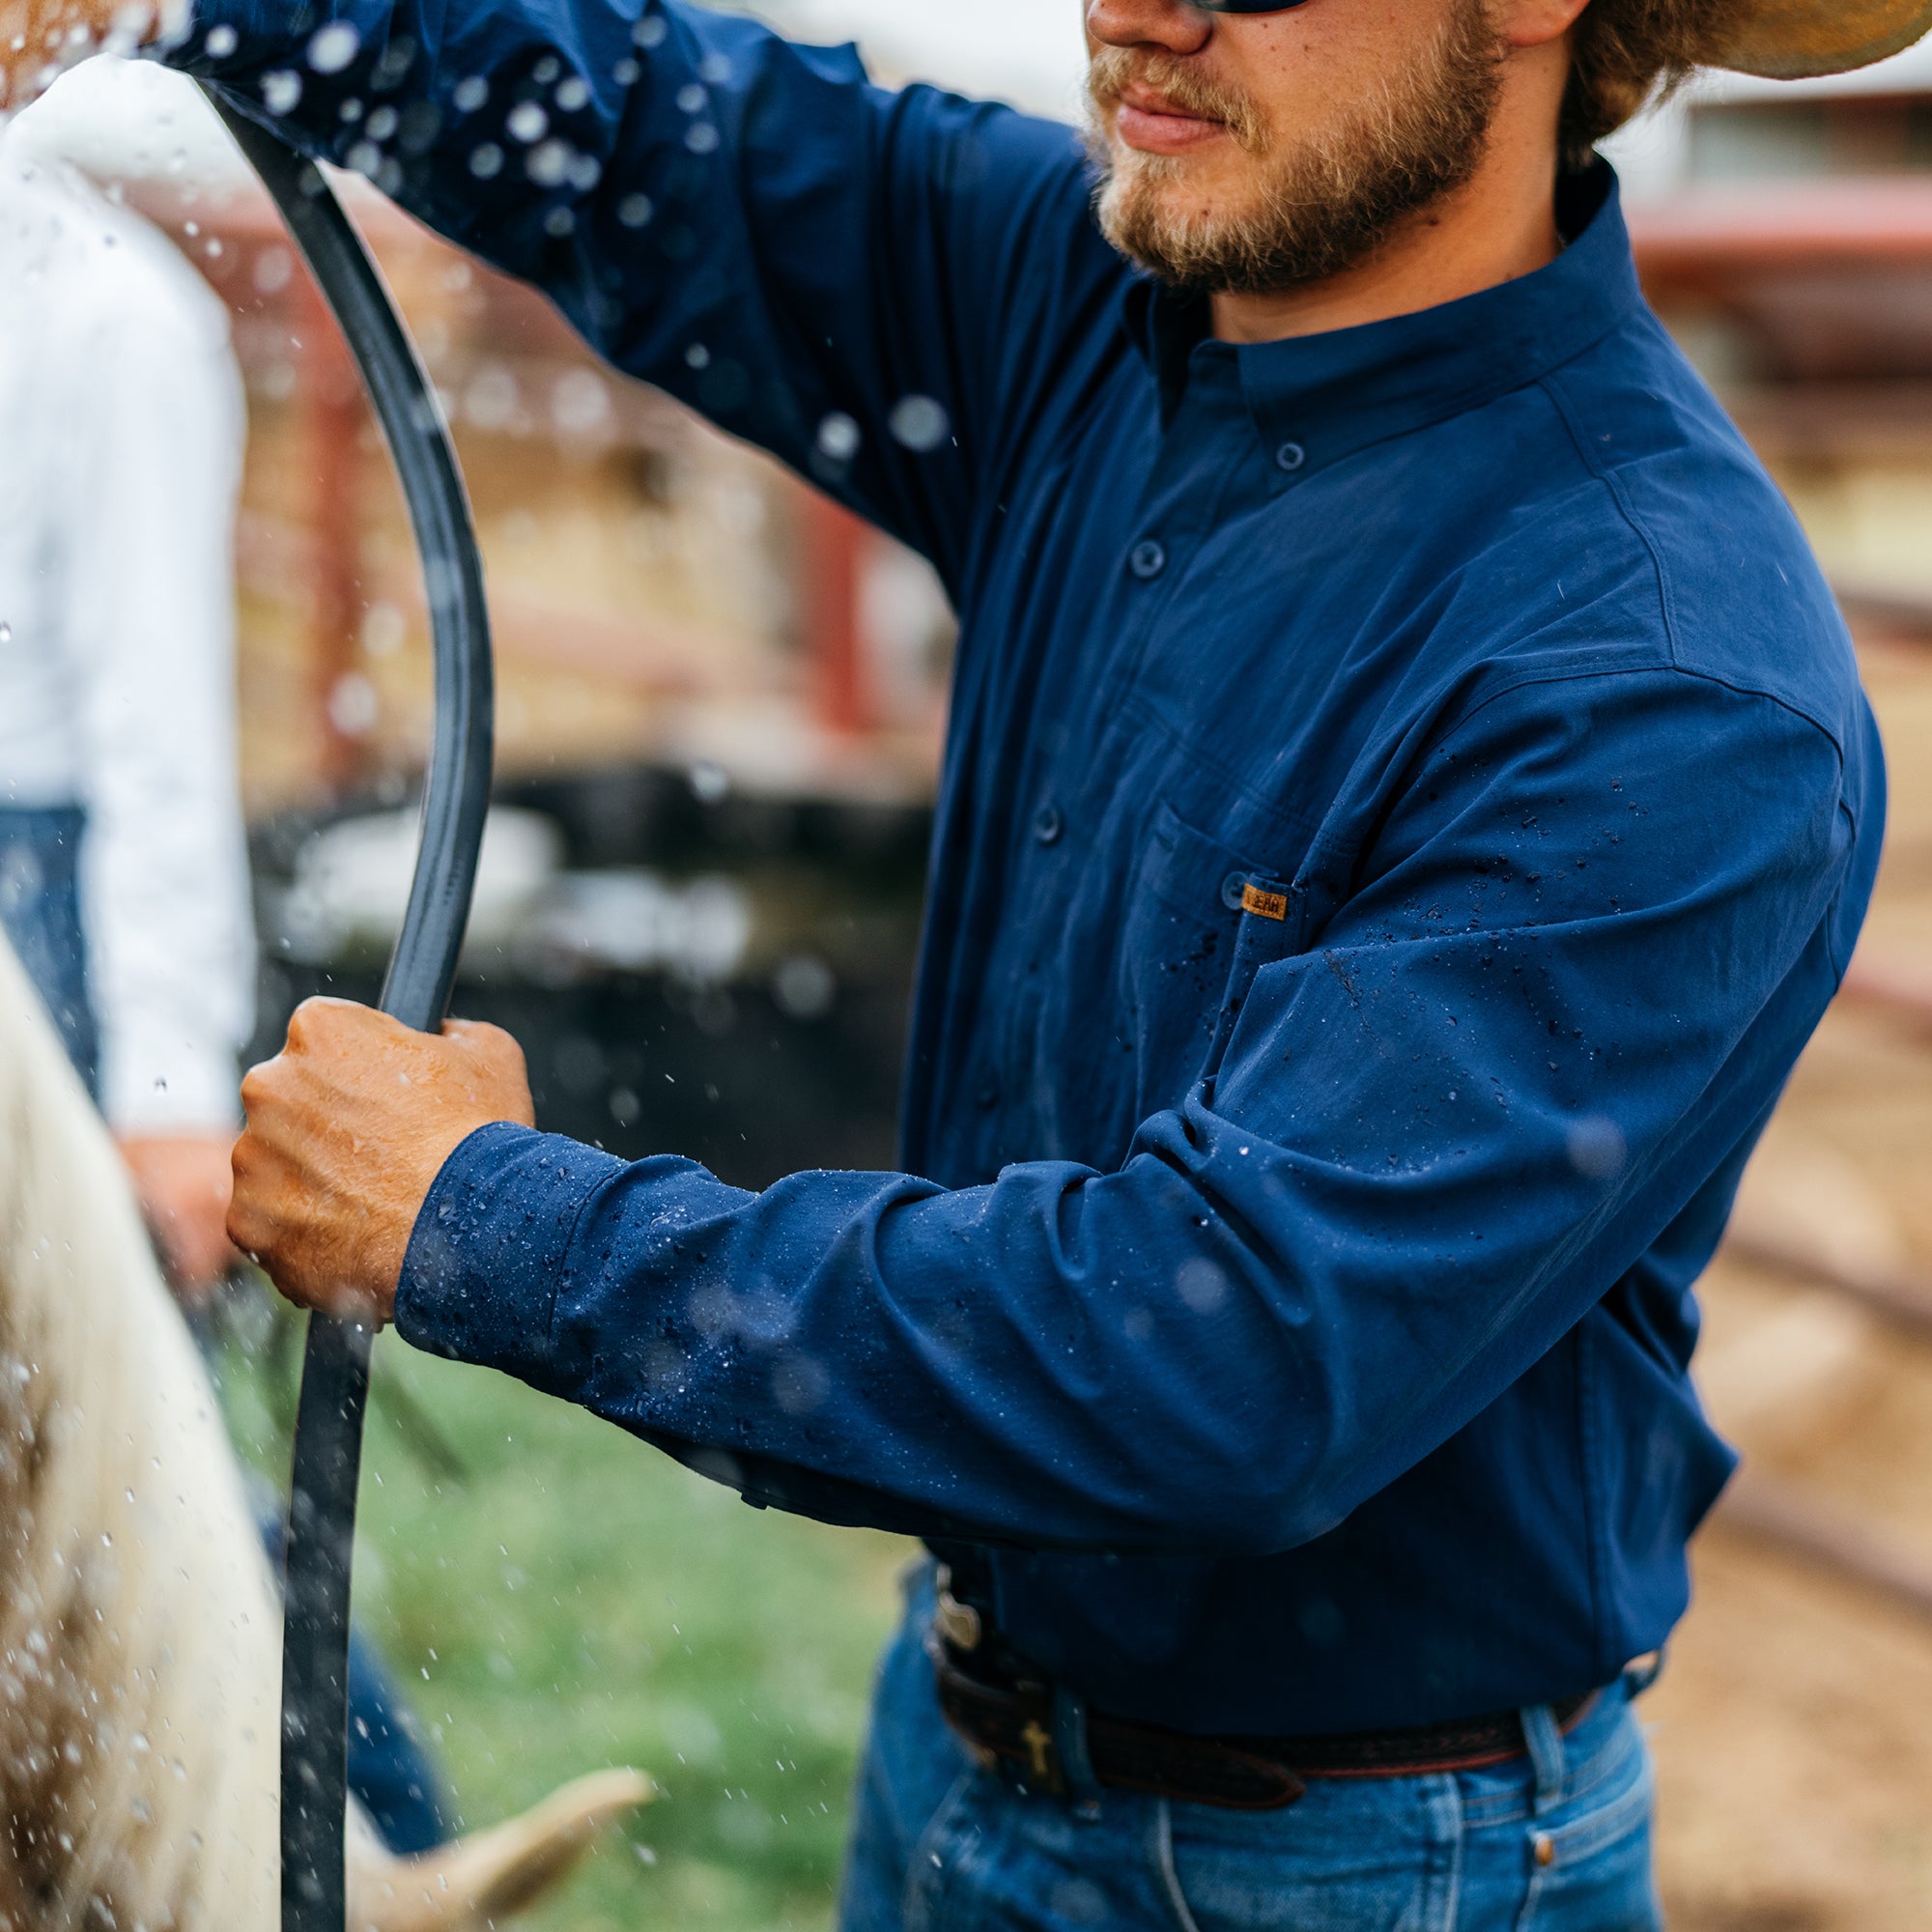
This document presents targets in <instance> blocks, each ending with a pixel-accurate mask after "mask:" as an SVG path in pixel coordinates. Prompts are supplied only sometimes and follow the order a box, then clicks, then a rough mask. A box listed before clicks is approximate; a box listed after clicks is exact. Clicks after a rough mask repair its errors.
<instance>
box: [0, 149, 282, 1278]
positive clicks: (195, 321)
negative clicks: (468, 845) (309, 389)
mask: <svg viewBox="0 0 1932 1932" xmlns="http://www.w3.org/2000/svg"><path fill="white" fill-rule="evenodd" d="M11 146H12V144H11V143H9V144H0V452H4V455H0V924H4V925H5V927H6V929H7V932H8V935H9V936H10V937H11V938H12V939H13V941H14V947H15V950H16V951H17V952H19V953H20V955H21V957H22V959H23V960H24V961H25V963H26V964H27V967H28V970H29V972H30V974H31V975H32V976H33V977H34V979H35V980H36V982H37V983H38V984H39V985H40V987H41V990H42V993H43V997H44V998H45V999H46V1001H47V1004H48V1006H49V1008H50V1009H52V1010H53V1012H54V1015H55V1018H56V1020H57V1021H58V1022H59V1024H60V1027H61V1031H62V1035H63V1037H64V1039H65V1040H66V1042H67V1045H68V1048H69V1052H70V1054H71V1057H72V1058H73V1060H74V1062H75V1064H76V1065H77V1066H78V1068H79V1069H80V1071H81V1073H82V1076H83V1078H84V1079H85V1080H86V1081H87V1082H88V1084H89V1086H90V1088H91V1089H92V1091H93V1092H94V1094H95V1095H96V1097H97V1098H98V1099H99V1102H100V1105H101V1109H102V1111H103V1113H104V1114H105V1115H106V1117H107V1120H108V1122H109V1124H110V1126H111V1127H112V1128H113V1130H114V1133H115V1136H116V1138H117V1140H118V1141H119V1143H120V1146H121V1150H122V1151H123V1153H124V1154H125V1156H126V1157H127V1160H128V1165H129V1167H130V1168H131V1169H132V1171H133V1175H134V1179H135V1183H136V1187H137V1189H138V1191H139V1193H140V1196H141V1201H142V1205H143V1207H144V1208H145V1210H146V1212H147V1216H148V1219H149V1223H150V1226H151V1227H152V1229H153V1231H154V1234H155V1237H156V1242H157V1244H158V1246H159V1248H160V1250H161V1253H162V1257H163V1260H164V1262H165V1263H166V1265H167V1268H168V1272H169V1276H170V1278H171V1280H172V1282H173V1284H174V1286H175V1288H176V1291H177V1293H180V1294H182V1295H183V1296H184V1298H185V1299H187V1300H189V1301H193V1300H195V1299H197V1298H199V1297H200V1296H201V1295H203V1294H205V1293H207V1292H208V1290H209V1289H210V1288H212V1286H213V1283H214V1282H215V1281H216V1280H217V1279H218V1277H219V1276H220V1275H221V1274H222V1273H223V1271H224V1270H225V1268H226V1267H227V1265H228V1264H229V1262H230V1260H231V1258H232V1257H231V1250H230V1248H229V1245H228V1240H227V1236H226V1235H225V1233H224V1231H223V1226H222V1223H223V1217H224V1215H225V1213H226V1209H227V1201H228V1193H229V1185H230V1180H229V1170H228V1151H229V1147H230V1145H231V1143H232V1141H233V1139H234V1133H235V1128H236V1125H237V1124H238V1121H239V1113H238V1105H237V1080H238V1069H237V1065H236V1056H237V1052H238V1049H239V1048H240V1047H241V1045H242V1044H243V1043H244V1041H245V1040H246V1038H247V1036H248V1032H249V1028H250V1025H251V1020H252V1009H253V994H254V936H253V932H252V929H251V923H250V917H249V902H248V874H247V863H246V854H245V849H244V845H243V834H242V820H241V799H240V793H239V783H238V778H237V769H236V727H235V636H234V630H235V613H234V574H233V543H234V523H235V504H236V495H237V491H238V488H239V484H240V478H241V448H242V438H243V428H244V412H243V400H242V392H241V378H240V375H239V372H238V371H237V368H236V365H235V359H234V356H233V354H232V353H231V351H230V348H229V342H228V317H227V311H226V309H225V307H224V306H223V304H222V303H221V302H220V301H219V299H218V298H216V297H215V295H214V294H213V291H212V290H211V289H210V288H209V287H208V286H207V285H206V284H205V283H204V282H203V281H202V279H201V277H200V276H199V275H197V274H196V273H195V272H194V270H192V269H191V268H190V267H189V266H188V265H187V263H186V262H185V261H184V260H183V259H182V257H181V255H180V254H179V253H178V252H177V251H176V249H175V248H174V247H173V246H172V244H171V243H170V242H169V241H167V240H166V239H165V238H164V237H163V236H161V235H160V234H158V233H157V232H156V230H155V229H153V228H152V227H150V226H149V225H148V224H147V223H146V222H145V221H143V220H141V219H140V218H139V217H137V216H136V215H134V214H132V213H129V212H128V211H127V210H125V209H121V208H117V207H115V206H113V205H111V204H110V203H109V202H108V201H107V200H106V199H105V198H104V197H102V196H101V195H100V194H99V193H98V192H96V191H95V190H94V188H93V187H91V186H90V185H88V184H87V183H86V182H84V181H83V180H82V179H81V177H79V176H78V175H77V174H75V173H73V172H72V171H71V170H69V169H66V168H64V167H61V166H59V165H57V164H46V163H37V162H34V161H31V160H25V159H21V158H19V157H17V156H14V155H12V154H11V153H10V152H9V151H10V148H11Z"/></svg>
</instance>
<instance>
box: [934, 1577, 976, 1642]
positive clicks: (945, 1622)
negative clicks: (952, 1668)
mask: <svg viewBox="0 0 1932 1932" xmlns="http://www.w3.org/2000/svg"><path fill="white" fill-rule="evenodd" d="M932 1621H933V1625H934V1627H935V1628H936V1629H937V1630H938V1632H939V1634H940V1635H941V1636H942V1637H943V1638H944V1639H945V1640H946V1641H947V1642H948V1643H949V1644H951V1645H952V1648H953V1649H954V1650H957V1651H963V1652H964V1653H965V1654H966V1655H967V1656H969V1657H970V1656H971V1655H972V1654H973V1652H974V1651H976V1650H978V1649H979V1648H980V1643H981V1642H982V1641H983V1640H984V1638H985V1634H986V1628H985V1624H984V1622H983V1621H982V1619H981V1618H980V1612H979V1611H978V1610H976V1609H975V1608H974V1607H973V1605H971V1604H962V1603H961V1602H960V1601H959V1599H958V1598H957V1597H955V1596H954V1595H953V1594H952V1591H951V1590H950V1589H948V1588H947V1587H946V1584H945V1583H944V1582H942V1583H941V1584H940V1586H939V1595H938V1598H937V1600H936V1602H935V1603H934V1605H933V1613H932Z"/></svg>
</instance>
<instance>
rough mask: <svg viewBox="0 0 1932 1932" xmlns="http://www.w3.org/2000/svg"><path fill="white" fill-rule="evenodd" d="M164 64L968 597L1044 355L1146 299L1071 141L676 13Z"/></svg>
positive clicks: (404, 27)
mask: <svg viewBox="0 0 1932 1932" xmlns="http://www.w3.org/2000/svg"><path fill="white" fill-rule="evenodd" d="M297 18H299V19H300V20H302V21H303V22H304V23H306V24H305V25H304V27H303V28H302V30H301V32H300V33H299V35H298V34H297V33H296V32H295V31H293V30H292V28H291V25H290V22H291V21H292V20H295V19H297ZM169 57H170V58H171V59H172V60H173V61H174V63H175V64H177V65H179V66H181V67H184V68H185V69H186V70H187V71H190V72H193V73H196V74H198V75H201V76H202V77H204V78H208V79H211V80H213V81H215V82H216V83H218V84H219V86H220V87H221V88H222V90H223V91H224V93H225V95H226V97H227V98H228V99H230V100H231V101H233V102H234V104H235V105H236V106H237V107H238V108H240V109H241V111H243V112H245V113H248V114H251V115H253V116H254V117H256V118H257V119H260V120H262V121H264V122H265V123H267V124H268V125H270V126H271V127H273V128H275V129H276V130H277V131H279V132H281V133H282V134H283V135H284V136H285V137H287V138H290V139H293V140H295V141H297V142H298V144H300V145H301V146H303V147H304V148H306V149H307V151H308V152H309V153H310V154H312V155H318V156H327V157H328V158H331V159H334V160H336V161H340V162H342V163H344V164H345V165H347V166H350V167H353V168H355V169H358V170H360V171H361V172H363V173H365V174H366V175H368V176H369V177H370V178H371V179H373V180H374V181H375V182H376V183H377V185H379V186H380V187H382V188H383V189H384V191H385V192H387V193H389V194H391V195H392V196H394V197H395V198H396V199H397V200H398V201H400V202H401V203H402V204H403V205H404V206H406V207H407V208H409V209H411V210H412V212H413V213H416V214H417V215H419V216H420V217H421V218H422V219H424V220H425V221H427V222H428V223H429V224H430V225H431V226H433V227H435V228H438V229H440V231H441V232H442V233H443V234H445V235H447V236H449V237H450V238H451V239H452V240H454V241H458V242H460V243H462V244H463V245H465V246H466V247H469V248H470V249H472V250H474V251H475V252H476V253H477V254H479V255H481V256H483V257H485V258H486V259H487V260H489V261H491V262H494V263H495V264H497V266H498V267H500V268H502V269H504V270H508V271H509V272H510V273H512V274H514V275H518V276H521V277H522V278H524V279H525V280H527V281H530V282H533V283H535V284H536V285H537V286H538V287H539V288H541V289H543V290H545V291H546V292H547V293H548V294H549V295H550V297H551V298H552V299H553V300H554V301H555V302H556V304H557V306H558V307H559V308H560V309H561V310H562V311H563V313H564V314H565V315H566V316H567V317H568V318H569V320H570V321H571V322H572V323H573V324H574V325H575V327H577V328H578V329H579V331H580V332H581V333H582V335H583V336H584V337H585V338H586V339H587V340H588V341H589V342H590V343H591V344H592V346H593V347H595V348H596V349H597V350H598V351H600V352H601V353H602V354H603V355H605V356H607V357H608V358H609V359H610V360H611V361H612V362H613V363H615V364H616V365H617V366H618V367H619V368H621V369H623V370H625V371H627V372H629V373H630V374H632V375H634V376H639V377H642V378H645V379H647V380H648V381H650V382H652V383H654V384H658V385H660V386H661V387H663V388H665V389H667V390H668V391H669V392H671V393H672V394H674V395H676V396H678V397H679V398H681V399H682V400H683V401H685V402H687V403H689V404H691V405H692V406H693V407H695V408H696V409H697V410H699V411H701V412H703V413H704V414H706V415H708V416H710V417H711V418H713V419H714V420H715V421H717V422H718V423H719V424H720V425H722V426H723V427H724V428H725V429H726V430H729V431H731V432H733V433H734V434H737V435H739V436H742V437H745V438H746V439H747V440H751V441H753V442H756V443H758V444H760V445H762V446H763V447H765V448H767V449H769V450H771V451H773V452H774V453H775V454H776V455H778V456H779V457H780V458H781V460H783V461H784V462H785V463H787V464H790V465H791V466H792V467H793V468H794V469H799V470H801V471H802V472H804V473H806V474H808V475H809V476H810V477H811V478H812V480H813V481H815V482H817V483H818V484H820V485H821V486H823V487H824V488H826V489H828V490H829V491H831V492H832V493H833V494H834V495H836V496H838V497H840V498H841V499H842V500H844V501H845V502H846V503H847V504H848V505H850V506H851V507H853V508H855V509H857V510H859V511H860V512H861V513H862V514H864V515H866V516H868V517H869V518H871V519H872V520H873V521H874V522H876V523H878V524H880V525H882V526H884V527H886V528H888V529H890V530H892V531H893V533H894V534H895V535H896V536H899V537H901V538H902V539H904V540H905V541H906V542H908V543H910V544H912V545H913V546H914V547H915V548H917V549H919V550H922V551H923V553H924V554H927V555H928V556H929V557H931V558H932V560H933V561H934V562H935V563H936V564H937V565H938V566H939V568H940V571H941V573H942V575H943V576H945V577H946V578H947V580H948V582H950V583H952V584H953V585H954V586H956V585H957V584H958V582H959V581H960V576H961V572H962V569H963V567H964V563H965V559H966V555H967V553H968V552H969V550H970V549H971V547H972V543H973V532H974V528H975V518H976V513H977V512H978V511H979V510H980V507H981V506H982V505H984V504H985V503H986V502H987V500H988V498H989V497H990V495H991V494H992V492H993V490H994V487H995V483H996V479H997V477H998V476H999V475H1000V474H1001V473H1002V471H1003V469H1004V467H1005V464H1006V461H1007V459H1008V458H1009V456H1010V454H1011V445H1012V441H1013V439H1014V437H1015V436H1016V435H1017V434H1019V433H1020V432H1019V431H1018V430H1017V429H1016V428H1015V427H1014V426H1015V425H1019V424H1023V423H1025V422H1027V421H1028V420H1029V419H1030V416H1031V413H1032V406H1033V405H1034V404H1035V403H1036V402H1037V399H1038V397H1039V396H1040V395H1041V394H1042V393H1046V392H1049V391H1050V390H1051V389H1052V387H1053V385H1054V384H1057V383H1058V382H1059V381H1060V380H1061V379H1062V378H1064V376H1065V371H1064V370H1060V371H1053V370H1051V368H1050V365H1051V364H1052V363H1053V361H1054V355H1053V349H1052V345H1053V344H1055V343H1056V342H1074V341H1078V340H1082V339H1084V338H1086V337H1087V336H1089V335H1091V333H1092V324H1093V315H1094V307H1095V304H1097V303H1104V302H1106V301H1109V300H1112V299H1114V298H1117V296H1118V294H1119V291H1120V289H1121V286H1122V281H1123V278H1124V276H1125V273H1126V271H1125V270H1124V268H1123V266H1122V263H1121V262H1120V260H1119V259H1118V258H1117V257H1116V256H1115V255H1114V254H1113V253H1112V251H1111V250H1109V249H1108V248H1107V247H1106V245H1105V243H1104V242H1103V241H1102V240H1101V239H1100V237H1099V235H1098V233H1097V231H1096V230H1095V229H1094V225H1093V222H1092V219H1091V215H1090V213H1089V197H1088V179H1087V173H1086V166H1085V162H1084V159H1083V157H1082V155H1081V152H1080V148H1079V142H1078V137H1077V135H1076V134H1075V133H1074V132H1073V130H1072V129H1070V128H1065V127H1064V126H1060V125H1058V124H1054V123H1049V122H1042V121H1037V120H1032V119H1029V118H1027V117H1025V116H1023V115H1020V114H1017V113H1015V112H1013V111H1011V110H1009V109H1007V108H1003V107H999V106H994V105H988V104H983V103H973V102H968V101H964V100H961V99H956V98H954V97H952V96H950V95H945V94H941V93H939V92H937V91H935V90H933V89H931V88H924V87H915V88H909V89H907V90H905V91H904V92H903V93H891V92H887V91H885V90H882V89H879V88H876V87H873V86H872V85H870V84H869V83H868V82H867V78H866V75H865V72H864V71H863V69H862V67H861V65H860V63H859V60H858V57H857V55H856V53H855V52H854V51H853V49H851V48H850V47H842V48H811V47H804V46H798V45H795V44H793V43H789V42H786V41H784V40H782V39H781V38H780V37H778V36H777V35H774V34H773V33H771V32H770V31H769V30H767V29H766V28H764V27H762V26H760V25H758V24H757V23H756V22H754V21H752V20H749V19H747V18H745V17H743V16H741V15H731V14H713V13H709V12H706V11H704V10H702V9H699V8H696V7H692V6H687V5H683V4H680V0H485V4H479V5H472V6H466V7H460V8H444V7H440V6H431V5H428V4H425V0H336V4H335V5H333V6H330V7H326V8H324V9H321V10H318V11H315V12H311V11H309V10H302V11H301V12H300V13H299V14H296V13H293V12H291V10H289V9H288V8H286V7H283V6H279V5H270V0H201V4H200V6H199V8H198V11H197V14H196V17H195V20H194V22H193V25H192V28H191V30H190V31H189V32H188V33H187V34H186V36H185V38H184V39H183V40H182V41H181V42H180V43H179V44H177V45H176V46H175V47H174V49H173V50H172V52H171V54H170V56H169Z"/></svg>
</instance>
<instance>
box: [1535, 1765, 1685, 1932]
mask: <svg viewBox="0 0 1932 1932" xmlns="http://www.w3.org/2000/svg"><path fill="white" fill-rule="evenodd" d="M1655 1798H1656V1791H1655V1784H1654V1780H1653V1777H1652V1774H1651V1765H1650V1753H1649V1752H1648V1751H1642V1750H1640V1751H1638V1752H1637V1753H1636V1755H1635V1758H1634V1763H1633V1765H1632V1769H1631V1776H1630V1778H1629V1780H1628V1781H1627V1782H1626V1783H1624V1785H1623V1786H1622V1788H1621V1789H1620V1790H1618V1791H1616V1792H1615V1793H1613V1794H1611V1795H1608V1796H1605V1795H1604V1794H1603V1793H1602V1792H1601V1791H1597V1792H1592V1793H1590V1794H1589V1795H1588V1796H1587V1797H1585V1798H1583V1799H1581V1800H1579V1801H1578V1808H1577V1810H1576V1812H1575V1813H1574V1815H1570V1814H1569V1813H1568V1812H1567V1811H1559V1812H1556V1813H1553V1814H1551V1815H1550V1816H1549V1817H1548V1818H1541V1819H1532V1820H1530V1821H1529V1823H1528V1824H1527V1825H1525V1826H1523V1827H1522V1828H1521V1829H1522V1831H1523V1833H1524V1837H1525V1841H1526V1842H1525V1850H1526V1853H1527V1857H1528V1861H1529V1885H1528V1889H1527V1891H1526V1893H1525V1895H1524V1897H1523V1902H1522V1911H1521V1913H1520V1916H1519V1917H1518V1919H1517V1932H1532V1928H1534V1932H1660V1928H1661V1927H1662V1922H1663V1920H1662V1914H1661V1912H1660V1910H1659V1907H1658V1903H1657V1893H1656V1887H1655V1884H1654V1881H1653V1879H1652V1875H1651V1845H1650V1821H1651V1811H1652V1808H1653V1805H1654V1803H1655Z"/></svg>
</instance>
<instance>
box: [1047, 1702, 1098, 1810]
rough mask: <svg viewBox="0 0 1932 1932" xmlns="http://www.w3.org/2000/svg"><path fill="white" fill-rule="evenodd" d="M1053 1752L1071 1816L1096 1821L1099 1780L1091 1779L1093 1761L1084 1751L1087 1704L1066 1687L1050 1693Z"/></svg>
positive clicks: (1092, 1776) (1086, 1750) (1085, 1747)
mask: <svg viewBox="0 0 1932 1932" xmlns="http://www.w3.org/2000/svg"><path fill="white" fill-rule="evenodd" d="M1053 1749H1054V1755H1055V1756H1056V1757H1058V1758H1059V1760H1060V1775H1061V1776H1062V1777H1064V1778H1065V1780H1066V1801H1067V1803H1068V1804H1071V1805H1072V1807H1073V1810H1074V1815H1075V1816H1076V1817H1080V1818H1084V1819H1089V1820H1092V1819H1095V1818H1098V1817H1099V1815H1100V1780H1099V1779H1098V1778H1097V1777H1095V1776H1094V1759H1093V1757H1092V1755H1091V1753H1090V1752H1089V1751H1088V1748H1087V1700H1086V1699H1085V1698H1084V1697H1080V1696H1077V1695H1076V1694H1075V1693H1074V1692H1073V1691H1071V1690H1067V1688H1066V1687H1065V1685H1064V1684H1060V1685H1056V1686H1055V1687H1054V1691H1053Z"/></svg>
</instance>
